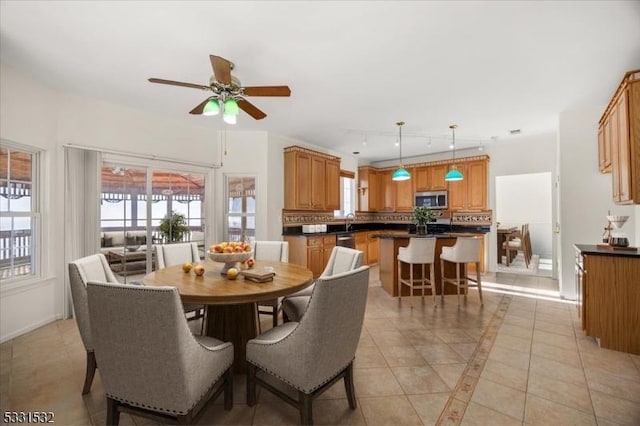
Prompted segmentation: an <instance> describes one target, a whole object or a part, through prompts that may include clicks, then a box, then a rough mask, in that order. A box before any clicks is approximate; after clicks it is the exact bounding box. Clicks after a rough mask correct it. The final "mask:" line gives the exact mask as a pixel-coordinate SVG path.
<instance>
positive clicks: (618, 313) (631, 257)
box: [576, 244, 640, 355]
mask: <svg viewBox="0 0 640 426" xmlns="http://www.w3.org/2000/svg"><path fill="white" fill-rule="evenodd" d="M638 277H640V252H624V251H618V252H616V251H613V250H611V249H602V248H598V247H597V246H595V245H582V244H576V293H577V301H578V302H577V303H578V312H579V315H580V318H581V320H582V329H583V330H584V333H585V334H586V335H587V336H591V337H595V338H596V339H597V340H598V343H599V345H600V347H602V348H607V349H613V350H616V351H621V352H628V353H632V354H636V355H640V285H638Z"/></svg>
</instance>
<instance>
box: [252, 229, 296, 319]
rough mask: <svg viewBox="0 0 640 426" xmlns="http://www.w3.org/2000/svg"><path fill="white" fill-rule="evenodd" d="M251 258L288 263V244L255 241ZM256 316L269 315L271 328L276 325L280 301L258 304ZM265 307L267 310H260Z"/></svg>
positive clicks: (267, 301) (265, 301) (283, 242)
mask: <svg viewBox="0 0 640 426" xmlns="http://www.w3.org/2000/svg"><path fill="white" fill-rule="evenodd" d="M253 250H254V253H253V258H254V259H255V260H272V261H276V262H289V243H288V242H286V241H256V242H255V243H254V244H253ZM257 305H258V315H259V314H265V315H271V316H272V318H273V326H274V327H275V326H277V325H278V314H279V313H280V310H281V309H282V308H281V299H280V298H276V299H271V300H263V301H261V302H258V304H257ZM260 307H267V308H269V310H268V311H267V310H261V309H260Z"/></svg>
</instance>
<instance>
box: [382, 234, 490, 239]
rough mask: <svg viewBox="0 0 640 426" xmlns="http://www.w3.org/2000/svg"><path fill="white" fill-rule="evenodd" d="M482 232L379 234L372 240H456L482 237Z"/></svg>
mask: <svg viewBox="0 0 640 426" xmlns="http://www.w3.org/2000/svg"><path fill="white" fill-rule="evenodd" d="M483 234H484V233H483V232H442V233H437V234H426V235H424V234H409V233H406V234H385V233H384V232H381V233H380V234H374V235H373V237H374V238H380V239H387V240H395V239H406V238H430V237H434V238H457V237H466V236H469V237H473V236H475V235H483Z"/></svg>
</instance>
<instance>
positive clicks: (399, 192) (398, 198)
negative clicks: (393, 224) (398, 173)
mask: <svg viewBox="0 0 640 426" xmlns="http://www.w3.org/2000/svg"><path fill="white" fill-rule="evenodd" d="M407 171H408V172H409V174H410V175H411V179H408V180H399V181H394V180H392V181H391V182H392V185H393V186H395V203H394V211H397V212H410V211H412V210H413V202H414V200H413V183H412V182H411V181H412V180H413V179H415V177H416V169H412V168H409V167H407ZM391 174H393V172H391Z"/></svg>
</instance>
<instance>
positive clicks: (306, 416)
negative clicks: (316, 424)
mask: <svg viewBox="0 0 640 426" xmlns="http://www.w3.org/2000/svg"><path fill="white" fill-rule="evenodd" d="M312 401H313V399H312V398H311V395H309V394H306V393H304V392H302V391H298V404H299V408H300V424H301V425H312V424H313V411H312V408H311V403H312Z"/></svg>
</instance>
